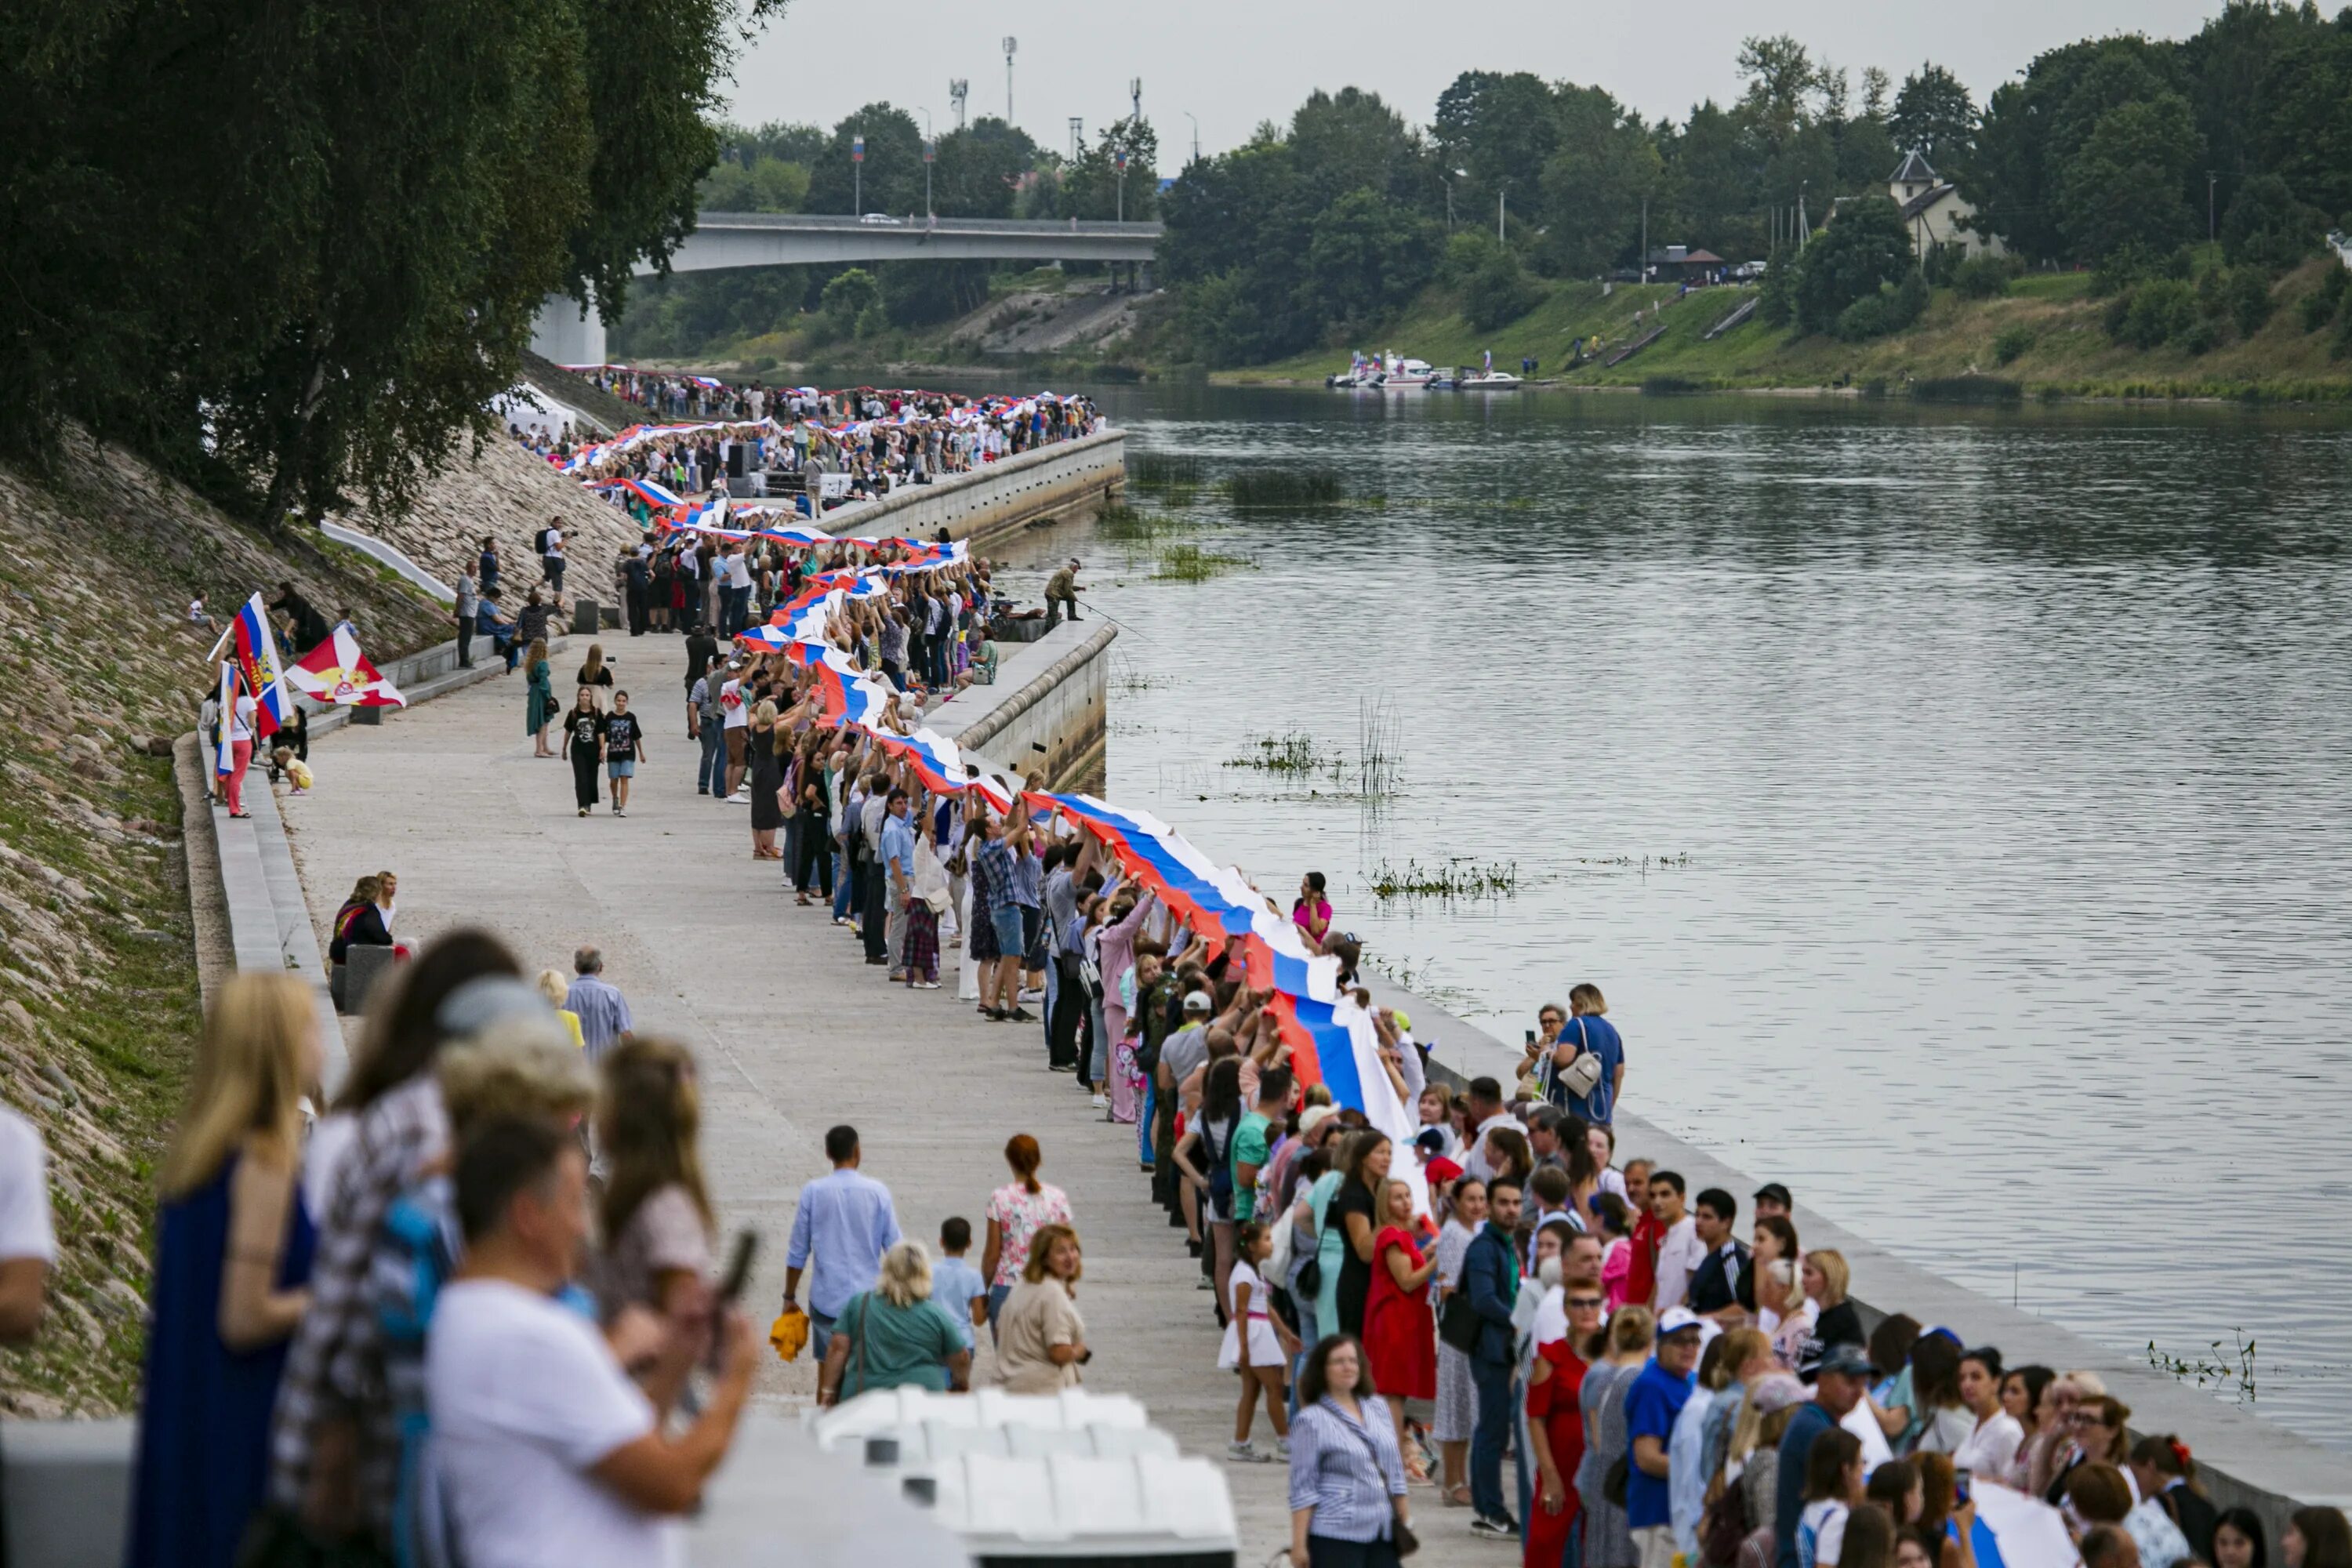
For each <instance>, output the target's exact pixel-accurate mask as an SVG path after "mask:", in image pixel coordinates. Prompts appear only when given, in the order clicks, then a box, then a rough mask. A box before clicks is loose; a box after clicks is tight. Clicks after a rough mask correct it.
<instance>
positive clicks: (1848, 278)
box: [1795, 196, 1916, 332]
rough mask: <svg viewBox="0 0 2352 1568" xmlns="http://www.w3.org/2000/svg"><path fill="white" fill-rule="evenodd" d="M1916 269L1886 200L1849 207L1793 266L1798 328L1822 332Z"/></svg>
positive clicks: (1900, 224) (1871, 198)
mask: <svg viewBox="0 0 2352 1568" xmlns="http://www.w3.org/2000/svg"><path fill="white" fill-rule="evenodd" d="M1913 271H1916V262H1915V261H1914V258H1913V257H1912V252H1911V236H1910V233H1909V232H1908V231H1907V230H1906V229H1905V228H1904V226H1903V215H1902V214H1901V213H1900V212H1898V211H1896V210H1895V204H1894V203H1893V202H1891V201H1889V200H1887V199H1886V198H1885V196H1865V197H1864V198H1863V199H1862V200H1860V201H1855V202H1848V203H1847V204H1846V205H1844V206H1843V208H1841V209H1840V210H1839V212H1838V216H1837V218H1836V220H1835V221H1834V222H1832V224H1831V225H1830V226H1828V227H1827V228H1824V229H1823V230H1822V232H1821V234H1820V235H1819V236H1817V237H1815V238H1814V239H1813V241H1812V243H1811V244H1810V245H1808V246H1807V247H1805V252H1804V255H1803V256H1802V257H1801V258H1799V260H1798V262H1797V266H1796V286H1795V294H1796V300H1795V303H1796V311H1797V325H1798V326H1799V327H1800V328H1801V329H1802V330H1803V331H1809V332H1826V331H1830V330H1831V329H1832V328H1833V327H1834V326H1835V325H1836V324H1837V320H1838V317H1839V316H1841V315H1842V314H1843V313H1844V311H1845V309H1846V307H1847V306H1849V305H1851V304H1853V302H1854V301H1855V300H1861V299H1864V298H1867V297H1869V296H1873V295H1875V294H1877V293H1878V291H1879V290H1880V289H1882V288H1883V287H1885V285H1887V284H1890V283H1899V282H1901V281H1902V280H1903V279H1904V278H1905V277H1906V275H1907V274H1909V273H1911V272H1913Z"/></svg>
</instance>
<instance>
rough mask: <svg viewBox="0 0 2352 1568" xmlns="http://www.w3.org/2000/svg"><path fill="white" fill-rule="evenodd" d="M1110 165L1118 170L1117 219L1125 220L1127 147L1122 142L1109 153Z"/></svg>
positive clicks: (1122, 221) (1123, 221)
mask: <svg viewBox="0 0 2352 1568" xmlns="http://www.w3.org/2000/svg"><path fill="white" fill-rule="evenodd" d="M1111 163H1112V166H1113V167H1115V168H1117V169H1118V221H1119V222H1121V223H1125V222H1126V221H1127V148H1126V146H1125V145H1124V144H1122V145H1121V146H1120V147H1119V149H1118V152H1117V153H1113V154H1112V155H1111Z"/></svg>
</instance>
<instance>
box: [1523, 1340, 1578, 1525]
mask: <svg viewBox="0 0 2352 1568" xmlns="http://www.w3.org/2000/svg"><path fill="white" fill-rule="evenodd" d="M1536 1354H1537V1355H1538V1357H1539V1358H1541V1359H1542V1360H1544V1361H1548V1362H1549V1363H1551V1375H1550V1376H1549V1377H1548V1378H1546V1379H1544V1381H1543V1382H1541V1383H1529V1384H1528V1422H1529V1424H1530V1425H1532V1424H1533V1423H1535V1422H1538V1421H1540V1422H1542V1423H1543V1429H1544V1440H1545V1441H1546V1442H1548V1443H1549V1444H1550V1445H1551V1462H1552V1464H1553V1465H1554V1467H1556V1468H1558V1469H1559V1479H1560V1484H1561V1486H1562V1488H1563V1489H1565V1490H1566V1491H1567V1493H1568V1501H1567V1503H1566V1505H1565V1506H1563V1507H1562V1508H1561V1509H1560V1510H1559V1512H1558V1513H1546V1512H1545V1511H1544V1506H1543V1486H1542V1478H1541V1477H1537V1478H1536V1496H1535V1499H1534V1501H1533V1502H1532V1504H1531V1505H1530V1506H1529V1507H1528V1521H1527V1546H1526V1549H1525V1557H1524V1560H1523V1568H1560V1564H1561V1563H1562V1562H1563V1561H1565V1559H1564V1558H1563V1557H1562V1555H1561V1553H1563V1552H1566V1551H1567V1550H1568V1542H1569V1538H1570V1536H1571V1535H1572V1534H1574V1533H1575V1531H1576V1518H1577V1510H1578V1507H1579V1503H1578V1499H1577V1495H1576V1467H1577V1466H1578V1464H1580V1462H1581V1461H1582V1460H1583V1458H1584V1416H1583V1415H1582V1413H1581V1411H1580V1408H1579V1403H1578V1397H1577V1396H1578V1394H1580V1392H1581V1391H1582V1389H1583V1387H1584V1361H1583V1358H1582V1357H1580V1356H1579V1355H1578V1354H1577V1353H1576V1352H1574V1351H1572V1350H1570V1348H1569V1344H1568V1342H1567V1341H1566V1340H1551V1341H1549V1342H1545V1343H1543V1344H1540V1345H1538V1346H1537V1347H1536ZM1530 1468H1533V1467H1532V1466H1530Z"/></svg>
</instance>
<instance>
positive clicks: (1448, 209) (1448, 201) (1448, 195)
mask: <svg viewBox="0 0 2352 1568" xmlns="http://www.w3.org/2000/svg"><path fill="white" fill-rule="evenodd" d="M1469 177H1470V171H1469V170H1467V169H1456V170H1454V179H1453V180H1449V179H1447V178H1446V177H1445V176H1444V175H1443V174H1440V175H1438V176H1437V183H1438V184H1441V185H1444V187H1445V226H1446V228H1447V229H1449V230H1451V229H1452V228H1453V227H1454V180H1466V179H1468V178H1469Z"/></svg>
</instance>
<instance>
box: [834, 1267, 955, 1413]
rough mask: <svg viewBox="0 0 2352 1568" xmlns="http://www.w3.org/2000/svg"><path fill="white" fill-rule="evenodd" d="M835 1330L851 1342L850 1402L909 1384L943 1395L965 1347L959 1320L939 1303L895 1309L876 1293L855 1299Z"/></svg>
mask: <svg viewBox="0 0 2352 1568" xmlns="http://www.w3.org/2000/svg"><path fill="white" fill-rule="evenodd" d="M833 1332H834V1337H835V1338H836V1339H845V1340H846V1341H848V1342H849V1362H848V1364H847V1365H845V1366H844V1367H843V1368H842V1373H841V1397H842V1398H844V1399H854V1398H856V1396H857V1395H858V1394H864V1393H866V1392H868V1391H869V1390H872V1389H877V1388H899V1387H905V1386H913V1387H917V1388H928V1389H929V1390H931V1392H933V1393H934V1394H943V1393H945V1392H946V1391H947V1386H948V1369H947V1359H948V1358H949V1357H950V1356H951V1355H959V1354H961V1353H962V1352H963V1349H964V1342H963V1336H962V1335H961V1334H959V1333H957V1332H956V1326H955V1320H954V1319H952V1318H950V1317H949V1316H948V1315H947V1311H946V1310H945V1309H944V1308H942V1307H941V1306H940V1304H939V1303H938V1302H937V1301H933V1300H921V1301H917V1302H915V1303H914V1304H913V1305H911V1306H907V1307H898V1306H893V1305H892V1304H891V1303H890V1302H888V1301H886V1300H883V1299H882V1297H881V1296H880V1295H878V1294H877V1293H876V1292H874V1291H872V1290H868V1291H866V1292H865V1293H864V1294H862V1295H857V1296H853V1297H851V1298H850V1299H849V1304H848V1305H847V1306H845V1307H844V1308H843V1309H842V1310H841V1319H840V1321H838V1322H836V1323H835V1324H834V1326H833Z"/></svg>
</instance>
